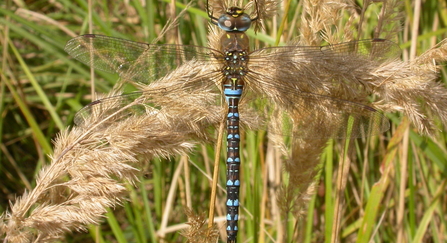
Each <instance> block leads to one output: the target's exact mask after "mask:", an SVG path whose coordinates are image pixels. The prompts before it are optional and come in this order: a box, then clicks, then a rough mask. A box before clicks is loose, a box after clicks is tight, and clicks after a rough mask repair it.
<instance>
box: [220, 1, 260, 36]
mask: <svg viewBox="0 0 447 243" xmlns="http://www.w3.org/2000/svg"><path fill="white" fill-rule="evenodd" d="M251 22H252V20H251V19H250V16H249V15H248V14H246V13H244V10H242V9H241V8H238V7H231V8H229V9H227V11H226V12H225V14H222V16H220V17H219V19H217V25H218V26H219V28H221V29H222V30H224V31H227V32H244V31H246V30H248V28H250V25H251Z"/></svg>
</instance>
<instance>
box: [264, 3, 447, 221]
mask: <svg viewBox="0 0 447 243" xmlns="http://www.w3.org/2000/svg"><path fill="white" fill-rule="evenodd" d="M376 2H377V1H376ZM380 2H381V4H382V11H381V14H380V16H378V19H379V22H378V26H377V27H376V29H375V32H374V37H375V38H386V39H393V38H395V37H397V32H398V31H399V26H400V25H399V20H400V18H401V16H402V15H401V13H400V12H399V10H400V7H401V6H400V5H401V2H400V1H394V0H389V1H380ZM370 4H373V2H371V1H365V4H364V5H365V7H364V9H362V11H361V15H360V16H358V15H357V14H355V13H354V12H353V10H354V9H355V8H356V7H355V6H354V5H352V2H351V1H343V0H342V1H330V3H328V2H326V1H324V0H307V1H303V6H304V7H303V8H304V10H303V11H304V12H303V14H302V22H301V27H300V30H301V36H300V38H299V39H298V40H297V41H296V42H294V45H320V44H321V43H325V42H326V43H331V44H336V43H340V42H343V41H350V40H352V39H357V38H358V37H360V36H362V33H361V30H362V26H363V25H365V24H366V19H365V16H363V14H364V13H365V11H366V8H367V7H368V6H369V5H370ZM346 12H347V13H349V14H350V16H351V18H350V19H349V20H348V21H347V22H343V26H340V25H339V24H340V22H341V21H340V20H341V19H342V17H343V14H344V13H346ZM354 17H357V18H358V19H360V22H357V23H356V24H357V26H358V28H355V25H354V23H355V19H354ZM362 20H363V21H365V22H361V21H362ZM355 29H357V32H355ZM333 48H334V49H333V50H334V51H337V45H334V46H333ZM361 50H362V47H361V44H359V45H358V46H357V48H356V52H357V53H356V54H354V55H351V54H347V53H345V55H343V54H342V53H340V54H341V55H340V56H338V57H334V56H331V58H330V59H324V60H316V59H313V58H312V57H306V60H307V61H309V60H310V61H309V62H306V63H304V64H303V63H300V62H297V64H296V65H294V66H292V67H290V66H289V67H288V68H287V72H290V74H292V73H296V74H299V75H300V77H301V78H300V80H303V81H304V84H301V83H299V84H296V85H297V86H296V87H295V88H296V89H299V90H303V91H307V92H312V93H322V94H330V96H332V97H336V98H339V99H343V100H349V101H353V102H357V103H362V104H365V105H370V106H372V107H375V108H377V109H379V110H382V111H385V112H396V111H398V112H403V113H404V114H405V115H406V116H408V117H409V118H410V120H411V122H412V123H413V125H414V126H415V127H416V129H417V130H418V131H419V132H421V133H423V134H427V135H431V134H432V132H433V130H434V129H436V125H435V123H434V120H435V119H439V120H440V121H441V122H442V124H443V125H444V127H446V126H447V109H446V108H447V98H446V94H447V89H446V88H445V87H444V85H442V84H441V83H439V82H437V79H438V77H439V73H438V66H437V65H436V64H437V63H439V62H443V61H446V60H447V52H446V51H447V43H446V40H444V41H442V42H441V43H439V44H438V45H437V46H436V47H434V48H433V49H431V50H429V51H427V52H425V53H424V54H422V55H421V56H420V57H418V58H416V59H415V60H414V61H411V62H403V61H401V60H400V58H399V56H400V52H399V50H398V48H397V46H393V45H391V44H390V45H388V44H386V45H382V44H380V43H379V42H378V43H377V47H373V46H372V47H371V48H370V49H369V51H368V52H366V53H362V51H361ZM298 52H299V51H298ZM297 57H299V53H297ZM318 58H319V57H318ZM282 71H284V70H282ZM277 80H278V81H281V80H284V82H289V80H290V79H288V78H287V74H284V78H283V79H281V78H277ZM281 86H284V85H282V84H281V85H278V87H281ZM261 87H262V86H261ZM371 96H373V97H375V101H374V102H373V103H371V104H368V101H367V100H366V99H365V98H366V97H371ZM281 99H282V100H283V101H281V100H280V102H276V104H277V105H279V106H280V107H282V109H283V110H287V109H288V107H290V105H289V103H288V102H284V100H287V98H286V97H284V96H281ZM295 101H296V100H295ZM298 102H299V101H298ZM305 106H306V105H304V106H303V107H305ZM280 109H281V108H280ZM340 109H344V108H343V107H340ZM321 115H322V114H318V113H317V114H314V116H313V117H312V118H311V119H315V120H319V119H321V117H320V116H321ZM303 119H304V120H303ZM323 119H324V120H325V123H324V125H323V124H321V126H320V125H318V124H315V123H313V122H312V120H306V117H305V116H299V120H302V121H304V122H302V123H301V124H302V125H304V126H302V129H304V130H306V129H307V130H309V131H311V132H312V133H313V134H317V135H318V134H325V133H326V132H328V130H327V129H329V132H330V130H331V129H333V128H335V127H332V128H331V122H333V121H334V117H331V115H330V112H329V113H327V114H326V115H325V118H323ZM379 120H380V119H379ZM275 122H276V124H280V121H272V122H271V124H275ZM335 122H336V123H338V121H337V119H335ZM307 124H310V126H307V127H306V125H307ZM322 127H323V128H326V129H325V130H324V131H321V130H320V128H322ZM322 137H325V136H322ZM274 139H275V141H278V144H279V145H280V147H281V148H282V150H283V152H284V153H285V154H288V160H287V162H286V163H285V169H286V171H287V172H288V174H289V179H288V182H287V183H286V184H285V185H284V186H283V187H282V188H281V190H280V193H279V196H278V201H279V205H280V208H281V209H282V212H283V215H285V216H284V218H286V219H287V215H288V214H289V213H290V212H292V214H293V215H296V216H298V217H299V216H300V215H301V214H302V213H301V212H302V208H303V207H304V206H305V203H306V202H307V199H309V198H310V196H311V194H312V193H313V192H314V189H313V183H314V180H315V176H316V174H317V172H318V171H319V167H318V166H316V165H317V162H318V160H319V154H320V153H321V152H322V149H323V147H324V146H325V140H318V139H310V140H302V139H296V140H295V141H293V144H292V146H291V149H290V150H287V149H286V148H287V146H286V145H285V144H283V143H282V141H281V140H279V139H276V138H274Z"/></svg>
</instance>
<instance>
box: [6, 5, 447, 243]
mask: <svg viewBox="0 0 447 243" xmlns="http://www.w3.org/2000/svg"><path fill="white" fill-rule="evenodd" d="M187 3H188V1H182V0H178V1H169V0H166V1H161V0H158V1H157V0H146V1H106V0H96V1H92V3H91V4H92V5H91V9H89V5H88V4H89V3H88V2H87V1H86V0H75V1H71V0H53V1H46V0H45V1H44V0H32V1H12V0H4V1H2V2H0V43H1V46H0V53H1V54H0V55H1V69H0V74H1V83H0V115H1V116H0V139H1V141H0V142H1V143H0V178H1V183H0V212H5V211H6V210H8V206H9V201H14V200H15V199H16V197H17V196H20V195H21V194H23V193H24V192H25V190H31V189H32V188H33V186H34V185H35V183H36V182H35V175H36V173H37V172H38V171H39V170H40V169H41V168H42V166H44V165H46V164H48V162H49V158H48V155H51V153H52V145H51V140H52V139H53V138H55V136H57V133H58V132H59V131H61V130H64V129H69V127H70V126H73V116H74V114H75V113H76V111H78V110H79V109H80V108H82V107H83V106H85V105H86V104H88V103H89V102H90V101H92V90H91V89H92V83H93V81H92V78H91V75H90V71H89V68H88V67H87V66H85V65H83V64H81V63H79V62H76V61H75V60H73V59H72V58H70V57H69V56H68V54H66V53H65V52H64V51H63V47H64V45H65V43H66V42H67V41H68V40H69V39H71V38H73V37H75V36H77V35H80V34H85V33H95V34H103V35H109V36H114V37H120V38H124V39H129V40H133V41H139V42H147V43H151V41H152V40H153V39H155V38H156V37H158V33H159V31H160V30H161V29H162V28H163V26H164V25H165V24H166V23H167V21H168V20H169V19H171V18H174V17H176V16H177V15H178V14H179V12H180V11H182V10H183V9H184V8H185V6H186V4H187ZM356 3H357V4H358V5H359V6H361V5H362V4H363V1H356ZM377 5H378V6H377V8H376V9H374V7H372V9H371V18H370V20H368V23H370V25H368V26H366V27H365V28H367V29H365V30H364V32H363V33H365V36H364V38H366V39H367V38H371V36H368V34H370V33H372V29H373V28H374V27H375V26H374V25H375V23H376V22H375V21H377V20H374V17H375V15H377V13H378V11H380V3H377ZM417 5H420V8H415V6H417ZM278 7H279V14H278V15H277V16H276V17H275V18H274V19H272V20H270V21H267V22H266V29H265V30H264V31H261V32H260V33H258V34H257V35H255V34H254V33H253V32H252V31H249V32H248V34H249V35H250V37H252V38H253V42H254V44H255V45H256V46H259V47H262V46H272V45H274V44H275V43H276V42H277V36H281V38H280V39H278V40H279V41H280V43H279V44H284V43H286V42H288V41H290V40H292V39H293V38H294V37H296V36H298V35H299V33H297V32H296V31H295V30H296V25H297V21H299V18H300V16H299V13H300V11H301V7H302V3H300V2H299V1H287V0H285V1H283V2H281V3H280V4H279V6H278ZM204 9H205V2H204V1H196V2H194V3H193V5H192V7H191V8H189V9H188V10H187V13H186V14H185V15H184V16H183V17H182V18H181V19H180V22H179V28H178V30H176V31H171V32H169V33H168V34H167V35H166V36H165V37H164V38H163V39H162V40H161V43H180V44H193V45H199V46H207V38H206V34H207V25H208V17H207V14H206V13H205V11H204ZM402 11H403V13H404V14H405V15H406V17H405V20H404V22H403V23H402V32H401V33H400V34H399V36H396V39H395V40H393V41H398V43H399V45H400V46H401V48H402V50H403V58H404V59H407V58H408V56H409V48H410V40H411V39H412V38H417V47H416V51H417V54H421V53H423V52H424V51H426V50H428V49H429V48H431V47H433V46H434V45H435V44H436V43H438V42H439V41H441V40H442V39H444V38H446V37H447V4H446V2H445V1H444V0H425V1H416V0H412V1H410V0H404V7H403V9H402ZM89 13H90V14H89ZM347 17H349V16H347ZM282 21H285V23H286V25H285V28H284V30H279V26H280V23H281V22H282ZM368 28H371V29H368ZM278 31H280V32H281V33H280V32H278ZM414 35H417V36H414ZM445 71H446V69H445V68H442V70H441V73H442V75H441V76H440V80H439V82H444V83H445V82H446V75H445V74H446V73H445ZM117 78H118V77H117V75H113V74H108V73H104V72H95V77H94V84H95V86H94V90H95V92H97V93H107V92H108V91H109V90H110V89H111V87H112V86H113V85H114V83H115V82H116V80H117ZM446 95H447V94H446ZM387 115H388V116H389V118H390V121H391V122H392V128H391V130H390V131H389V132H387V133H386V134H383V136H381V137H380V138H379V139H375V140H373V141H357V142H356V157H355V159H353V161H352V163H351V165H350V172H349V174H347V175H345V176H348V179H347V181H348V182H347V183H348V186H347V189H346V190H345V191H344V192H342V194H343V196H344V198H345V202H344V206H343V209H344V211H343V212H342V215H341V217H342V220H341V231H340V232H339V237H340V239H341V242H447V217H446V215H447V208H446V207H447V202H446V200H447V196H446V194H445V191H446V179H447V148H446V142H445V139H446V136H445V132H444V131H443V130H442V129H444V128H442V127H439V131H438V133H437V134H436V135H435V136H434V137H431V138H428V137H424V136H421V135H418V134H417V133H415V132H414V131H413V130H412V129H411V128H410V130H409V133H407V135H405V133H404V132H403V131H405V129H403V130H402V131H400V130H399V129H398V126H399V125H400V124H402V123H401V121H402V117H401V115H400V114H387ZM396 131H397V132H396ZM396 133H397V134H398V135H399V136H403V139H402V140H401V141H400V142H398V143H397V144H396V147H395V149H396V150H395V151H394V152H395V153H390V150H387V148H386V146H387V144H389V143H390V140H391V139H392V137H393V135H394V134H396ZM263 139H266V138H265V136H263V134H262V132H260V133H258V132H249V133H247V135H246V141H245V143H244V144H245V148H246V152H245V153H246V155H245V156H247V157H248V156H250V157H251V158H253V159H251V160H252V161H251V162H250V163H252V164H249V163H248V162H247V163H245V164H244V165H243V166H244V169H243V170H244V171H245V172H244V175H243V180H244V184H246V185H247V186H245V187H243V188H242V189H241V190H242V194H244V195H245V196H244V195H243V196H242V197H243V199H242V200H243V205H244V208H243V209H242V215H244V220H242V221H243V222H242V223H241V226H240V228H241V233H240V234H241V238H242V239H246V241H242V242H274V240H272V239H275V238H276V236H275V235H276V232H277V231H276V230H275V227H276V225H274V222H269V221H268V220H266V222H263V223H264V224H265V225H267V226H260V221H261V219H260V216H259V215H260V211H261V207H260V203H259V202H260V200H261V197H262V195H264V194H262V193H263V187H262V185H263V183H262V180H263V179H266V178H262V175H263V174H264V172H263V171H262V168H263V165H262V162H263V157H262V156H263V155H262V154H260V152H262V149H259V148H260V147H262V145H263V144H264V143H265V140H263ZM366 149H368V150H370V151H374V152H370V154H372V155H371V156H369V157H364V156H363V154H364V153H363V151H365V150H366ZM213 150H214V145H213V144H208V145H203V146H198V147H197V148H196V149H195V152H194V153H191V154H190V155H189V156H190V157H189V158H188V160H189V161H192V163H193V164H192V166H190V168H189V174H188V176H186V175H184V174H182V175H180V177H181V178H183V179H184V180H186V179H187V180H188V181H189V182H188V183H187V185H185V184H182V182H183V180H180V179H179V178H178V177H176V176H175V173H174V172H175V171H176V169H177V168H178V166H179V164H181V163H179V160H180V157H179V158H172V159H171V160H162V159H159V160H156V161H152V162H151V163H146V164H143V165H142V166H141V174H140V180H141V183H140V184H139V185H137V186H136V187H134V186H131V185H129V186H128V188H129V191H130V193H129V197H128V198H129V201H128V202H124V207H122V208H115V209H111V210H110V211H109V213H108V214H107V215H106V216H107V218H106V219H104V222H103V223H102V224H101V225H100V226H90V227H89V228H90V230H89V232H87V233H86V232H81V233H73V234H69V235H67V239H66V240H65V241H64V242H84V243H86V242H183V241H184V238H182V236H181V235H180V234H179V230H181V229H184V228H185V227H187V225H186V224H185V222H187V219H186V215H185V213H184V210H185V205H186V203H185V200H186V199H185V195H184V191H183V190H184V189H185V187H187V186H188V185H191V187H192V191H191V193H192V195H193V202H192V205H193V210H194V211H195V212H199V213H200V212H206V211H208V204H207V203H208V202H209V195H210V190H211V189H210V184H209V180H208V179H207V177H206V176H205V175H204V174H207V175H210V174H211V168H210V167H211V162H210V161H212V158H213V154H214V151H213ZM222 154H223V153H222ZM341 157H343V156H342V151H341V149H340V146H339V145H337V144H331V145H329V146H328V148H327V149H326V151H325V153H324V154H323V156H322V163H323V166H324V167H323V170H322V173H321V176H320V179H319V180H320V181H319V183H320V187H319V189H318V191H317V193H316V194H315V196H314V197H313V198H312V199H311V204H310V205H309V208H308V209H306V210H307V213H306V215H307V218H299V219H297V220H296V221H291V222H290V224H289V225H290V228H289V229H285V230H286V231H290V232H296V234H300V235H301V236H300V237H299V238H301V242H323V241H325V242H329V241H330V239H331V234H332V233H333V231H332V226H331V225H332V223H333V220H334V219H333V217H334V215H333V212H334V210H335V209H334V200H333V195H334V193H335V192H336V188H335V180H336V173H337V169H338V168H339V163H340V159H339V158H341ZM388 161H391V163H392V164H391V167H386V165H387V162H388ZM224 166H225V165H224V163H221V169H220V181H219V183H220V185H224V178H225V170H224ZM384 168H388V169H389V170H388V171H386V173H385V174H382V170H383V169H384ZM184 173H188V172H184ZM377 182H379V183H377ZM374 186H375V187H374ZM170 190H173V192H174V193H175V195H176V196H174V197H169V195H168V194H169V192H170ZM218 198H219V201H218V204H219V205H216V207H217V208H218V209H217V212H218V214H219V215H220V216H221V217H218V219H217V221H218V222H220V224H219V227H220V228H221V229H222V234H223V235H225V234H224V229H225V227H224V224H223V223H224V222H225V220H224V218H223V215H225V213H224V212H225V208H224V203H223V201H222V200H224V199H223V198H225V194H224V192H223V191H222V190H220V191H219V195H218ZM378 198H380V201H377V202H375V200H377V199H378ZM274 200H275V198H269V203H270V204H271V203H273V201H274ZM368 205H377V207H370V206H368ZM271 213H274V212H271ZM298 229H299V230H298ZM362 231H364V232H367V231H369V233H367V234H366V235H362V233H361V232H362ZM260 232H264V233H262V234H261V233H260ZM260 235H261V236H260ZM292 235H293V234H292ZM157 237H161V238H157ZM270 237H271V238H270ZM399 240H400V241H399Z"/></svg>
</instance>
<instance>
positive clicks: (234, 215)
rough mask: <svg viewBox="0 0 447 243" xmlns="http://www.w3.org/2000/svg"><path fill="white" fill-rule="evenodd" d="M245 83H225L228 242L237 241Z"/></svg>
mask: <svg viewBox="0 0 447 243" xmlns="http://www.w3.org/2000/svg"><path fill="white" fill-rule="evenodd" d="M242 89H243V85H238V86H237V88H236V89H233V88H232V87H231V85H224V94H225V98H226V101H227V104H228V115H227V183H226V185H227V202H226V205H227V237H228V242H235V240H236V235H237V230H238V228H237V221H238V219H239V187H240V180H239V168H240V161H241V159H240V155H239V147H240V134H239V108H238V105H239V100H240V97H241V95H242Z"/></svg>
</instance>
